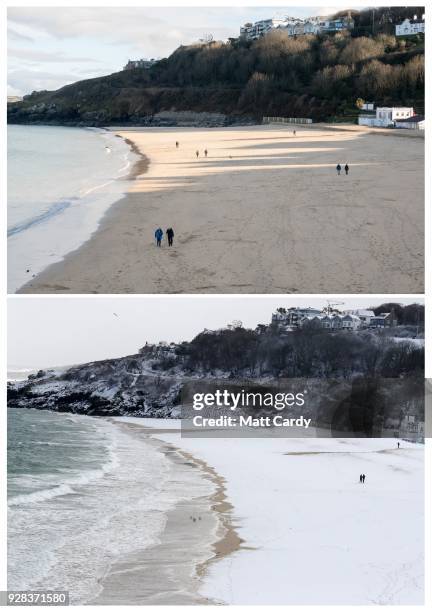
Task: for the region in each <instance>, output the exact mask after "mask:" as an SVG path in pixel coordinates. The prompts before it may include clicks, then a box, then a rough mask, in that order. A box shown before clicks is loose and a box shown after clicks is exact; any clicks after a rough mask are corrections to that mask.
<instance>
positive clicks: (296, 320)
mask: <svg viewBox="0 0 432 612" xmlns="http://www.w3.org/2000/svg"><path fill="white" fill-rule="evenodd" d="M321 314H322V312H321V310H318V309H317V308H309V307H307V308H288V309H287V310H285V309H279V310H277V311H276V312H274V313H273V314H272V323H273V324H276V325H279V326H290V327H298V326H299V325H300V321H301V320H302V319H303V318H304V317H308V316H309V317H312V316H317V315H321Z"/></svg>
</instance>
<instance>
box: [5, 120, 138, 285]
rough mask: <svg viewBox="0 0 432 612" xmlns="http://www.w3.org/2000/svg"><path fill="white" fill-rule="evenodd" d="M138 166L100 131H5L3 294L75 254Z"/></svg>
mask: <svg viewBox="0 0 432 612" xmlns="http://www.w3.org/2000/svg"><path fill="white" fill-rule="evenodd" d="M137 159H138V156H137V155H136V154H135V153H133V152H132V151H131V149H130V147H129V146H128V144H127V143H126V142H125V141H124V139H122V138H119V137H117V136H116V135H115V134H113V133H111V132H109V131H107V130H101V129H88V128H68V127H52V126H28V125H9V126H8V291H9V292H10V293H12V292H15V291H16V290H17V289H18V288H19V287H21V286H22V285H23V284H25V283H26V282H27V281H29V280H31V279H32V278H33V277H34V276H35V275H36V274H38V273H39V272H41V271H42V270H43V269H45V268H46V267H47V266H48V265H50V264H51V263H54V262H56V261H60V260H61V259H63V257H64V256H65V255H66V254H67V253H69V252H70V251H73V250H75V249H77V248H78V247H79V246H81V245H82V244H83V242H85V241H86V240H88V238H89V237H90V236H91V234H92V233H93V232H94V231H95V230H96V229H97V227H98V224H99V222H100V220H101V218H102V216H103V214H104V213H105V212H106V211H107V210H108V208H109V207H110V206H111V205H112V204H113V203H114V202H115V201H116V200H118V199H120V198H121V197H122V195H123V193H124V192H125V191H126V190H127V181H125V180H118V179H121V178H125V177H126V176H127V175H128V174H129V171H130V168H131V165H132V163H133V162H134V161H136V160H137Z"/></svg>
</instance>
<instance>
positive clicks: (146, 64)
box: [123, 59, 158, 70]
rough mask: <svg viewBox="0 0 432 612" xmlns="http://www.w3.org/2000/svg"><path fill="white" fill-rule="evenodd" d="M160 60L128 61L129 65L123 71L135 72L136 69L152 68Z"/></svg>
mask: <svg viewBox="0 0 432 612" xmlns="http://www.w3.org/2000/svg"><path fill="white" fill-rule="evenodd" d="M157 61H158V60H155V59H139V60H128V63H127V64H126V65H125V66H123V70H134V69H135V68H147V69H148V68H151V67H152V66H153V64H156V62H157Z"/></svg>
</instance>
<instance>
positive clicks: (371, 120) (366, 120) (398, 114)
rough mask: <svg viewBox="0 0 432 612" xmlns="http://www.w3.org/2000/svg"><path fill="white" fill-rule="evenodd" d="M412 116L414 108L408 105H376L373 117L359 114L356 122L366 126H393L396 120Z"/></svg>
mask: <svg viewBox="0 0 432 612" xmlns="http://www.w3.org/2000/svg"><path fill="white" fill-rule="evenodd" d="M413 116H414V109H413V108H412V107H408V106H378V107H377V108H376V111H375V117H373V116H371V115H359V118H358V124H359V125H366V126H368V127H394V126H395V122H396V121H402V120H404V119H409V118H410V117H413Z"/></svg>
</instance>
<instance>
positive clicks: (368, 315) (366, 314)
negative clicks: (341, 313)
mask: <svg viewBox="0 0 432 612" xmlns="http://www.w3.org/2000/svg"><path fill="white" fill-rule="evenodd" d="M345 314H351V315H355V316H356V317H358V318H359V319H360V321H361V325H362V327H369V325H370V322H371V319H372V317H374V316H375V313H374V311H373V310H367V309H365V308H357V309H356V310H346V311H345Z"/></svg>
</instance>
